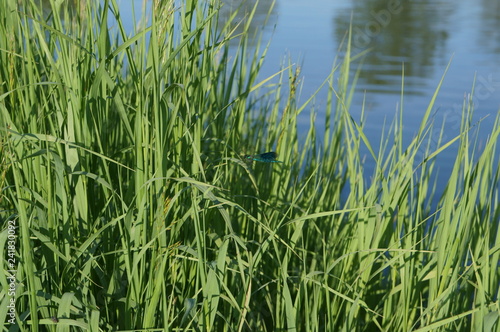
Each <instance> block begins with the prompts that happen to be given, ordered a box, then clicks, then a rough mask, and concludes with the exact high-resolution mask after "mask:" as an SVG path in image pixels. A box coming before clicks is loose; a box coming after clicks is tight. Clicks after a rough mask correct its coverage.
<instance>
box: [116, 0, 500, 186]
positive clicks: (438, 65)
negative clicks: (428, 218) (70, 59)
mask: <svg viewBox="0 0 500 332" xmlns="http://www.w3.org/2000/svg"><path fill="white" fill-rule="evenodd" d="M141 3H142V1H134V2H133V4H134V5H135V6H136V9H137V10H138V12H140V4H141ZM241 3H242V0H225V6H224V7H223V10H222V14H223V15H229V13H230V12H231V11H232V10H233V9H234V8H237V7H238V6H239V5H240V4H241ZM254 3H255V0H247V3H246V5H245V6H246V8H251V7H252V6H253V5H254ZM129 4H130V2H129ZM125 7H127V6H125ZM124 9H126V8H124ZM244 10H245V9H244ZM269 11H271V15H270V16H269V17H268V13H269ZM122 14H123V15H124V17H125V15H126V13H122ZM351 21H352V26H353V39H352V46H353V53H354V54H357V53H360V52H364V51H366V50H369V51H368V52H367V53H366V56H364V57H363V66H362V70H361V75H360V77H359V81H358V84H357V86H356V92H355V95H354V98H353V101H352V105H351V109H350V112H351V114H352V115H353V117H354V118H355V119H359V116H360V114H361V110H362V107H363V103H364V107H365V113H366V116H367V119H366V120H367V121H366V126H365V134H366V135H367V137H368V138H369V140H370V142H372V144H373V146H374V149H377V147H378V142H379V139H380V135H381V132H382V128H383V125H384V123H386V126H387V125H388V124H390V123H391V121H392V119H393V117H394V114H395V112H396V109H397V108H399V107H400V106H401V105H400V101H401V76H402V70H403V65H404V76H405V79H404V91H405V94H404V102H403V105H402V106H403V109H404V117H403V125H404V132H405V141H406V142H409V141H410V140H411V138H412V137H414V136H415V133H416V132H417V130H418V127H419V125H420V120H421V119H422V116H423V114H424V112H425V110H426V108H427V105H428V104H429V102H430V100H431V98H432V95H433V93H434V91H435V89H436V88H437V86H438V83H439V81H440V79H441V77H442V75H443V74H444V72H445V69H446V67H447V65H448V63H450V68H449V70H448V72H447V74H446V76H445V79H444V83H443V86H442V88H441V91H440V93H439V96H438V98H437V100H436V103H435V105H434V109H433V112H434V121H435V126H436V128H437V129H439V128H440V127H441V126H442V125H444V128H445V135H444V140H445V141H448V140H451V139H452V138H454V137H455V136H457V134H458V132H459V127H460V121H461V113H462V105H463V103H464V98H465V97H466V96H469V97H470V98H471V99H472V100H473V102H474V106H475V113H474V117H473V120H472V121H473V123H474V122H476V121H478V120H480V119H482V118H484V117H486V116H488V117H486V118H485V119H484V120H483V121H482V122H481V124H480V126H476V127H475V129H474V131H473V132H476V131H479V140H478V142H479V143H480V144H483V145H484V142H485V140H486V139H487V134H488V132H489V131H490V130H491V128H492V122H493V121H494V119H495V116H496V115H497V113H498V111H499V108H500V1H491V0H479V1H478V0H415V1H403V0H364V1H363V0H350V1H346V0H342V1H335V0H308V1H303V0H277V1H275V2H274V3H273V2H272V1H269V0H261V1H260V2H259V4H258V7H257V14H256V19H255V21H254V22H253V27H254V29H255V30H256V31H261V32H262V42H263V43H267V42H268V41H271V43H270V48H269V50H268V53H267V56H266V60H265V64H264V67H263V71H262V73H261V75H262V77H263V78H264V77H267V76H270V75H272V74H273V73H275V72H277V71H278V70H279V69H280V68H281V66H282V64H283V63H284V61H285V59H287V57H289V58H290V59H291V60H292V62H295V63H297V64H299V65H300V67H301V73H302V90H301V95H300V100H299V104H300V101H302V102H304V101H306V100H307V99H308V98H309V97H310V96H311V95H312V94H313V93H314V91H316V89H317V88H318V87H319V86H320V85H321V84H322V82H323V81H324V80H325V78H326V77H327V75H328V73H329V72H330V69H331V68H332V64H333V62H334V59H335V57H336V56H337V55H338V48H339V45H340V44H341V41H342V40H343V38H344V37H345V35H346V32H347V31H348V29H349V25H350V23H351ZM358 63H359V62H358ZM356 65H357V63H355V65H354V66H353V67H352V70H353V72H354V71H355V70H356ZM474 79H476V85H475V90H474V91H475V92H474V94H472V95H470V92H471V91H472V87H473V82H474ZM325 104H326V90H324V91H322V92H320V93H319V94H318V95H317V97H316V101H315V103H314V107H315V111H316V112H318V116H317V119H322V107H324V106H325ZM300 120H301V121H300V124H301V125H300V126H301V127H300V129H301V130H303V131H304V132H306V131H307V129H308V125H309V115H308V114H307V113H306V112H305V113H304V114H303V118H302V119H300ZM317 125H318V128H322V124H321V123H317ZM478 129H479V130H478ZM434 143H435V145H436V146H435V147H434V148H436V147H437V142H434ZM455 147H456V144H455ZM362 153H364V154H366V155H367V159H366V165H365V166H366V168H367V174H368V175H370V174H371V170H372V168H373V162H372V160H371V157H369V154H368V151H367V150H366V151H363V152H362ZM454 158H455V150H454V149H453V146H452V147H451V148H449V149H447V150H446V151H444V153H442V154H441V155H440V156H439V159H438V167H439V169H440V170H439V175H440V177H442V178H443V181H440V182H441V183H442V184H443V185H444V182H445V181H446V175H447V174H449V172H450V171H451V167H452V165H453V162H454ZM441 189H442V188H441Z"/></svg>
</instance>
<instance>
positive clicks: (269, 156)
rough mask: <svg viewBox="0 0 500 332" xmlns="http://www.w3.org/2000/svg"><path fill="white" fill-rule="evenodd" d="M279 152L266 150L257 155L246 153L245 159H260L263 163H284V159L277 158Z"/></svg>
mask: <svg viewBox="0 0 500 332" xmlns="http://www.w3.org/2000/svg"><path fill="white" fill-rule="evenodd" d="M276 158H278V154H277V153H276V152H266V153H261V154H256V155H248V154H247V155H245V159H248V160H252V161H260V162H263V163H282V161H279V160H276Z"/></svg>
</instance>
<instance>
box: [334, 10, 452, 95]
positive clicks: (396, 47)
mask: <svg viewBox="0 0 500 332" xmlns="http://www.w3.org/2000/svg"><path fill="white" fill-rule="evenodd" d="M455 8H456V5H454V4H452V3H446V2H439V1H438V2H436V1H430V0H428V1H419V2H403V1H385V0H384V1H380V0H375V1H356V2H355V3H354V4H353V7H352V8H350V9H349V11H347V10H344V11H339V12H337V13H336V14H335V16H334V19H333V20H334V24H333V26H334V33H335V34H336V36H337V39H340V38H341V37H342V36H343V35H344V34H345V29H346V27H348V26H349V23H350V20H351V15H350V11H351V10H352V13H353V15H352V20H353V22H352V25H353V38H352V46H353V51H354V53H359V52H362V51H364V50H366V49H371V51H370V52H369V53H368V54H367V55H366V58H365V59H364V66H363V71H362V75H361V78H360V84H361V85H362V86H363V87H365V88H367V89H369V90H372V91H387V90H388V86H389V87H390V86H392V87H394V86H393V85H394V84H395V85H396V86H398V85H400V83H399V82H400V81H401V67H402V63H404V64H405V76H410V77H427V76H429V75H430V74H432V71H433V68H432V67H433V65H434V63H433V62H434V61H437V60H438V59H439V58H440V57H441V56H442V55H443V54H444V51H445V42H446V40H447V39H448V37H449V34H448V32H447V28H448V27H449V25H450V23H449V20H450V18H451V15H452V14H453V11H454V10H455ZM418 82H419V81H418V80H411V81H408V83H409V84H418ZM408 88H410V89H411V88H412V86H411V85H410V86H408ZM389 89H391V88H389Z"/></svg>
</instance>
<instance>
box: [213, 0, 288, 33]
mask: <svg viewBox="0 0 500 332" xmlns="http://www.w3.org/2000/svg"><path fill="white" fill-rule="evenodd" d="M255 6H256V7H255ZM254 9H255V13H254V14H253V19H252V20H251V21H250V29H249V31H250V33H251V34H252V35H255V36H256V37H258V35H259V33H260V32H261V31H262V30H266V29H269V28H270V27H272V26H273V25H274V22H275V21H276V20H277V16H276V13H277V11H278V7H277V4H276V3H275V2H274V1H271V0H267V1H257V0H223V1H222V7H221V9H220V11H219V24H220V25H221V26H224V25H225V24H226V23H227V22H228V21H229V20H230V18H231V17H232V15H233V13H235V15H236V16H235V17H234V19H233V20H232V21H231V22H230V24H231V28H234V29H235V32H234V33H235V34H239V33H241V32H242V31H243V28H244V26H245V24H248V23H249V22H248V17H249V16H250V15H251V14H252V12H253V10H254ZM252 41H254V42H255V41H256V39H253V40H252Z"/></svg>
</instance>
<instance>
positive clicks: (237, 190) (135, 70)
mask: <svg viewBox="0 0 500 332" xmlns="http://www.w3.org/2000/svg"><path fill="white" fill-rule="evenodd" d="M57 3H59V2H57ZM57 3H56V2H55V1H53V2H50V4H51V6H52V11H47V10H42V8H41V7H40V5H39V4H37V3H36V2H34V3H28V2H27V4H26V5H25V6H23V7H22V8H18V7H17V2H16V1H13V0H6V1H3V2H1V4H0V19H1V21H0V22H2V23H1V24H0V30H1V31H0V61H1V64H2V65H1V66H0V75H1V78H2V80H1V81H2V82H3V83H2V85H1V86H0V114H1V116H0V130H1V140H0V144H1V146H0V151H1V158H0V167H1V168H0V185H1V190H2V192H1V193H2V194H1V195H0V209H1V210H0V211H1V219H2V221H3V224H5V225H6V224H7V221H14V222H15V223H16V225H17V226H18V228H17V236H18V237H17V240H16V243H17V247H16V248H17V249H16V250H17V251H16V253H17V256H16V267H15V270H16V272H15V275H16V280H17V289H16V295H15V297H14V298H15V299H16V308H17V314H16V317H15V322H16V325H17V326H18V327H19V329H20V330H22V331H45V330H49V331H56V329H57V328H58V327H61V326H62V327H67V328H68V330H75V331H79V330H81V331H85V330H90V331H99V330H102V331H110V330H112V331H121V330H134V329H137V330H140V329H148V331H155V330H157V331H158V330H162V329H165V330H193V331H283V330H287V331H295V330H298V331H379V330H380V331H500V323H499V319H498V316H499V312H500V309H499V303H498V295H499V287H498V285H499V284H500V271H499V269H500V267H499V263H498V262H499V254H500V229H499V220H500V207H499V204H498V202H499V175H500V174H499V167H498V164H497V163H498V154H499V153H498V152H499V151H498V147H497V142H498V136H499V134H500V117H499V114H498V113H497V114H496V115H493V114H492V115H491V116H490V118H488V121H492V122H494V125H493V130H492V132H491V133H490V135H489V139H488V141H487V142H485V143H483V144H482V145H481V147H480V148H479V145H478V144H477V140H476V136H475V133H476V132H477V130H480V128H481V122H480V123H471V116H472V113H473V105H472V104H470V103H469V102H467V101H465V102H464V108H463V120H462V124H461V129H460V132H459V133H458V134H457V136H456V137H455V138H452V139H449V140H445V139H444V138H443V137H444V136H443V129H442V128H441V129H440V128H433V126H432V121H431V120H432V117H431V116H430V115H431V112H432V110H433V109H434V100H435V97H436V96H437V94H438V93H439V87H440V86H438V87H437V89H436V94H435V96H434V98H432V99H431V100H430V102H429V106H428V109H427V110H426V112H425V114H424V116H423V120H422V123H421V126H420V129H419V131H418V132H417V133H416V135H415V138H414V139H413V140H412V141H411V142H410V143H409V144H408V145H404V144H403V127H404V123H403V122H402V115H401V113H402V112H403V110H401V112H400V113H398V114H396V116H395V120H394V121H393V122H392V124H391V125H390V126H388V130H387V132H385V133H384V138H383V139H382V140H381V142H369V141H368V139H367V138H366V136H365V135H364V133H363V126H364V118H363V117H362V118H361V119H353V118H352V117H351V116H350V114H349V113H350V112H349V111H350V98H351V96H352V91H353V90H352V89H353V88H354V86H355V82H350V81H349V77H350V75H349V73H350V72H351V71H352V70H351V68H350V67H351V66H352V65H353V63H354V61H355V59H356V57H358V56H359V55H354V54H351V51H350V43H349V39H348V38H347V41H346V42H345V44H344V45H343V53H344V58H343V59H342V61H340V60H339V61H337V65H335V66H334V67H333V68H332V71H331V73H330V75H329V77H328V78H327V80H326V82H325V87H326V88H328V89H329V98H328V101H329V102H328V105H327V108H326V109H325V110H324V112H323V110H322V112H321V114H324V116H325V118H324V119H321V121H319V122H324V123H325V127H324V128H325V130H324V132H321V133H317V132H316V130H317V129H316V128H315V126H314V123H315V120H316V119H315V117H316V113H315V112H314V109H313V107H312V103H311V101H312V98H313V97H311V99H309V100H307V101H306V102H305V103H304V104H302V105H298V104H297V98H296V94H297V89H298V88H299V82H300V72H299V71H298V69H297V67H296V66H294V65H292V64H290V65H287V66H285V67H284V68H282V69H279V68H277V70H276V72H277V74H276V75H275V76H274V77H270V78H264V77H260V76H259V75H258V74H259V70H260V68H261V66H262V61H263V59H264V56H265V53H266V48H265V45H262V46H260V48H259V47H258V48H257V49H256V50H255V51H250V48H249V47H248V34H249V32H248V31H249V26H248V22H250V20H251V19H252V15H254V12H249V13H248V17H247V21H245V22H247V23H243V25H244V26H243V28H242V27H241V26H240V27H238V28H237V29H235V28H234V24H231V22H230V23H228V24H227V26H225V27H222V26H220V25H219V23H218V22H220V21H219V20H218V19H217V8H218V4H217V3H216V2H202V3H197V2H196V1H186V2H185V4H184V5H182V6H180V7H175V6H174V3H173V2H169V1H154V3H153V10H152V11H153V15H152V17H150V18H149V23H146V24H145V25H144V26H143V27H142V28H141V27H138V28H137V31H136V33H135V34H133V35H131V36H130V35H128V34H127V33H128V32H126V31H125V29H124V27H123V22H122V21H121V20H120V17H119V16H118V6H117V3H116V2H115V1H114V0H109V1H105V2H104V3H103V5H102V6H97V5H96V4H93V3H90V2H89V3H87V4H86V5H85V6H82V7H78V10H77V11H75V10H74V8H72V9H70V8H66V5H65V4H62V5H60V7H58V6H59V5H57ZM82 3H83V2H82ZM103 8H105V9H112V10H103ZM47 12H49V13H50V12H51V13H52V14H51V15H49V16H44V15H46V14H47ZM44 13H45V14H44ZM113 13H114V14H113ZM108 15H114V16H115V17H116V19H117V22H118V23H117V26H116V29H110V27H109V26H108ZM142 22H144V20H143V21H142ZM245 24H246V25H245ZM236 31H238V34H236ZM241 31H243V32H242V33H241ZM240 33H241V34H240ZM229 42H232V43H239V44H238V45H239V46H238V47H237V48H236V51H231V52H230V51H229V49H228V43H229ZM361 70H362V69H361ZM403 78H404V75H403ZM403 96H404V92H402V96H401V98H403ZM311 109H312V111H311ZM308 111H311V115H310V119H311V126H310V129H309V132H308V133H307V134H306V135H304V134H303V133H299V131H298V124H297V119H298V116H299V114H302V115H303V114H305V112H308ZM435 132H438V133H441V134H440V135H439V136H438V139H437V140H436V136H435V135H434V134H435ZM317 137H323V139H322V141H321V142H318V141H317ZM452 144H454V146H458V148H457V151H458V152H457V156H456V160H455V164H454V167H453V171H452V174H451V175H450V176H449V177H447V178H440V177H439V176H438V177H437V181H442V182H446V183H447V185H446V186H445V190H444V192H443V193H436V192H435V183H434V182H433V180H432V179H434V178H435V176H434V175H435V174H436V165H435V159H436V156H438V155H439V153H441V151H443V150H444V149H447V148H449V146H450V145H452ZM362 147H368V151H369V152H370V154H369V156H368V157H366V156H362V155H361V154H360V150H361V148H362ZM266 151H276V152H277V153H278V159H279V160H280V161H283V163H259V162H253V163H249V162H248V160H245V158H244V157H243V156H244V155H245V154H257V153H262V152H266ZM365 157H366V158H371V160H370V162H373V164H374V165H375V168H374V169H375V171H374V173H373V174H370V179H369V180H368V181H367V177H366V176H365V175H366V174H365V170H364V158H365ZM434 195H438V197H436V198H435V201H436V202H438V203H437V204H436V205H437V206H433V204H432V197H433V196H434ZM7 235H8V233H7V228H6V226H5V227H4V228H3V229H2V233H1V234H0V244H2V245H1V246H0V248H1V255H2V256H1V257H2V262H3V265H2V268H3V270H4V272H3V273H2V274H1V275H0V283H1V285H2V287H1V290H0V294H2V299H1V305H2V306H1V308H0V317H1V318H4V321H6V322H7V320H8V319H9V316H8V311H7V309H6V308H7V307H6V306H7V303H8V301H10V298H11V297H10V296H9V295H8V294H7V291H6V290H7V289H8V284H9V283H8V280H7V276H8V273H7V270H12V268H9V267H8V265H7V260H6V257H7V249H6V248H7V245H6V241H7ZM69 327H71V328H69ZM9 328H10V325H9V324H8V323H6V325H5V326H4V330H8V329H9Z"/></svg>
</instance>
